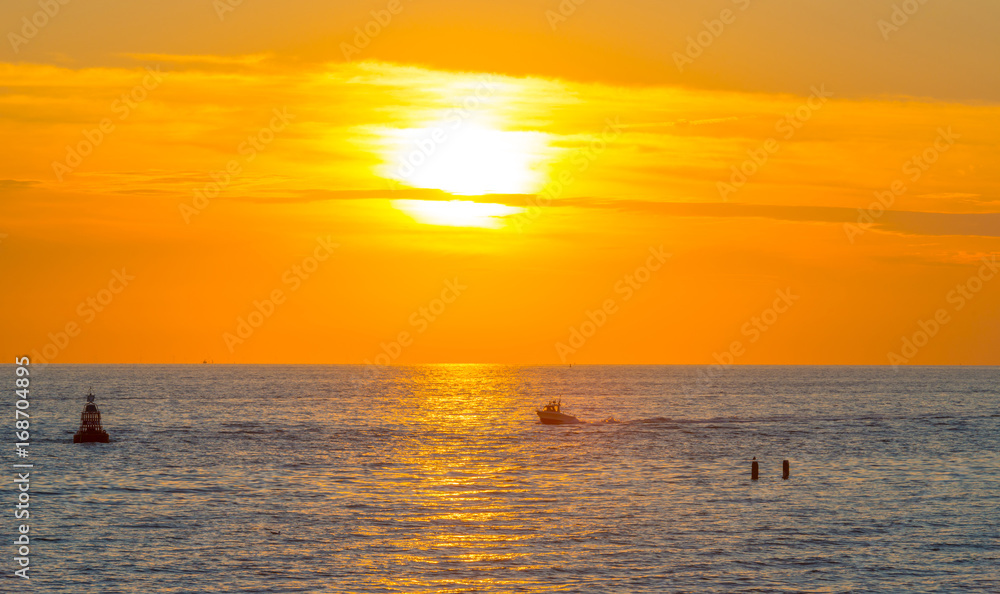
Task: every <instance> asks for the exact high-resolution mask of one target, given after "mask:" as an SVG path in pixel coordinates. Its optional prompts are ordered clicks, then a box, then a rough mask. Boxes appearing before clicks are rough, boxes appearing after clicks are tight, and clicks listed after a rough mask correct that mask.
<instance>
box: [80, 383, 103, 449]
mask: <svg viewBox="0 0 1000 594" xmlns="http://www.w3.org/2000/svg"><path fill="white" fill-rule="evenodd" d="M110 441H111V437H110V436H109V435H108V433H107V432H106V431H105V430H104V429H103V428H102V427H101V411H99V410H97V405H96V404H94V393H93V392H91V393H89V394H87V405H86V406H84V407H83V412H82V413H81V414H80V429H79V430H78V431H77V432H76V435H74V436H73V443H108V442H110Z"/></svg>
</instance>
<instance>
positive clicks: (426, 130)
mask: <svg viewBox="0 0 1000 594" xmlns="http://www.w3.org/2000/svg"><path fill="white" fill-rule="evenodd" d="M387 136H388V138H387V140H388V141H389V142H388V150H387V155H386V157H387V158H386V163H387V165H386V166H385V168H384V169H383V171H382V173H383V175H385V176H386V177H389V178H392V179H395V180H398V181H400V182H402V183H404V184H406V185H408V186H411V187H414V188H431V189H437V190H443V191H445V192H448V193H450V194H455V195H461V196H481V195H483V194H531V193H535V192H537V191H538V190H539V189H540V188H541V186H542V185H543V183H544V181H545V179H544V178H545V172H544V171H543V168H544V166H545V163H546V162H547V160H548V158H549V154H550V153H551V151H550V150H549V148H548V143H547V136H546V135H545V134H544V133H541V132H526V131H512V130H502V129H499V128H497V127H494V126H490V125H488V124H485V123H482V122H476V121H472V120H467V121H455V120H443V121H441V122H438V123H436V124H433V125H429V126H425V127H422V128H406V129H396V130H391V131H388V132H387Z"/></svg>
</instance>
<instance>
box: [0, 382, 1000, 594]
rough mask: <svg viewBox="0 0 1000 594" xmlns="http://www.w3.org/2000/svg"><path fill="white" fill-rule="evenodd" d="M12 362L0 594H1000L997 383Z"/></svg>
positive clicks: (5, 414) (6, 404)
mask: <svg viewBox="0 0 1000 594" xmlns="http://www.w3.org/2000/svg"><path fill="white" fill-rule="evenodd" d="M0 369H3V370H4V371H3V372H2V373H3V375H4V376H6V378H7V379H6V380H0V382H2V381H5V382H6V383H7V385H8V386H9V389H8V388H5V389H4V390H3V393H4V397H3V402H2V403H0V408H2V413H0V414H2V418H3V419H4V421H3V424H4V425H6V426H7V427H5V428H4V430H3V431H2V434H3V435H4V436H6V441H7V442H8V443H7V444H6V445H4V446H3V447H4V456H3V457H4V459H5V460H6V461H8V463H9V464H8V465H7V469H6V470H5V471H4V474H6V476H4V477H2V478H0V480H2V482H3V485H4V488H3V491H2V493H3V495H2V502H0V507H2V511H0V516H2V518H3V520H2V524H0V530H2V534H0V542H3V545H2V549H3V555H2V556H0V558H2V559H3V561H2V563H3V566H4V568H3V574H4V577H3V579H2V580H0V590H2V591H3V592H10V593H14V592H66V593H73V594H79V593H82V592H83V593H101V594H110V593H118V592H121V593H143V594H146V593H156V592H164V593H167V592H169V593H182V592H183V593H188V592H191V593H204V592H336V593H369V592H370V593H376V592H377V593H385V592H527V593H535V592H546V593H548V592H587V593H591V592H615V593H618V592H626V593H627V592H657V593H660V592H1000V368H995V367H900V368H898V369H893V368H889V367H808V366H806V367H802V366H795V367H780V366H779V367H759V366H733V367H728V368H721V369H714V370H713V369H710V368H708V367H699V366H585V365H578V366H573V367H555V366H548V367H518V366H503V365H426V366H413V367H405V366H399V367H388V368H383V369H374V370H373V369H370V368H366V367H364V366H305V365H287V366H285V365H232V366H230V365H212V364H208V365H164V366H158V365H48V366H45V367H38V366H33V367H31V375H30V380H31V383H30V397H29V400H30V408H29V412H30V415H31V416H30V439H29V442H28V443H29V445H28V446H26V447H25V448H22V449H25V450H27V456H26V457H17V456H16V455H15V442H16V441H18V440H17V439H16V438H15V434H14V426H13V424H14V414H15V413H14V403H15V401H16V400H17V397H16V396H15V391H14V390H15V387H14V383H15V382H14V378H15V376H14V368H13V366H9V365H8V366H4V367H3V368H0ZM89 390H93V393H94V394H95V395H96V403H97V405H98V406H99V407H100V410H101V413H102V422H103V425H104V428H105V429H106V430H107V431H108V432H109V433H110V435H111V438H112V441H111V443H108V444H74V443H73V433H74V432H75V431H76V429H77V426H78V425H79V423H80V413H81V411H82V409H83V406H84V404H85V402H86V395H87V393H88V391H89ZM550 399H561V401H562V406H563V408H564V410H566V411H567V412H569V413H570V414H573V415H575V416H577V417H578V418H580V419H581V420H582V421H585V422H583V423H580V424H577V425H561V426H552V425H543V424H540V423H539V422H538V418H537V415H536V414H535V409H536V408H538V407H539V406H541V405H543V404H545V403H546V402H547V401H549V400H550ZM753 459H756V461H757V462H758V464H759V469H760V470H759V473H760V474H759V478H758V480H751V464H752V460H753ZM784 460H788V462H789V468H790V474H789V476H788V478H787V479H785V478H783V477H782V462H783V461H784ZM16 463H30V464H32V465H33V466H32V468H31V469H30V487H29V491H28V493H29V496H30V518H29V519H27V520H16V519H15V518H14V512H15V504H16V503H17V498H18V493H19V492H18V491H17V489H16V487H15V485H18V484H19V483H15V482H14V481H15V480H16V479H17V475H16V473H15V469H14V468H13V466H12V465H13V464H16ZM18 470H19V469H18ZM21 524H27V525H28V526H29V530H30V532H29V537H30V545H29V548H30V553H29V559H30V570H29V572H28V575H30V580H26V579H23V578H21V577H16V576H14V571H15V570H16V569H18V564H17V562H15V560H14V558H15V556H17V555H18V547H17V545H16V544H15V539H16V538H17V536H18V533H17V530H18V526H20V525H21Z"/></svg>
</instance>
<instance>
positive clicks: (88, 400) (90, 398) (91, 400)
mask: <svg viewBox="0 0 1000 594" xmlns="http://www.w3.org/2000/svg"><path fill="white" fill-rule="evenodd" d="M93 401H94V393H93V392H91V393H90V394H87V402H93Z"/></svg>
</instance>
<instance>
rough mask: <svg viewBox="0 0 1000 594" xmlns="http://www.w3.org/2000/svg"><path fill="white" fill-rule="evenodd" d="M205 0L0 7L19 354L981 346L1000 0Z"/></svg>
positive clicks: (841, 354) (992, 239)
mask: <svg viewBox="0 0 1000 594" xmlns="http://www.w3.org/2000/svg"><path fill="white" fill-rule="evenodd" d="M224 1H225V0H219V1H218V2H214V3H213V2H212V1H211V0H198V1H193V0H183V1H177V2H174V3H171V4H169V5H166V4H165V5H164V6H160V7H149V6H143V5H140V4H136V3H126V2H121V1H116V2H103V3H79V4H78V3H75V2H71V3H69V4H67V5H65V6H62V5H59V10H58V12H55V13H54V14H53V15H51V16H50V15H46V14H44V13H40V14H42V15H43V16H38V14H36V13H38V11H39V10H41V9H40V8H39V5H38V4H37V3H36V2H23V1H21V0H17V1H12V2H8V3H5V4H4V6H3V7H2V8H0V24H2V25H3V27H2V29H3V32H4V34H5V35H4V36H5V40H6V42H5V43H6V45H5V46H4V47H3V49H2V50H0V121H2V124H0V125H2V129H3V132H4V135H3V137H4V140H5V142H4V143H3V145H2V147H0V156H2V158H0V263H2V266H3V271H4V278H5V280H6V281H7V285H8V286H7V289H6V290H5V291H4V295H3V298H2V299H3V300H2V302H0V303H2V308H0V321H2V327H3V329H4V332H3V333H2V334H0V350H2V352H3V353H4V356H5V357H7V358H8V359H11V358H13V357H14V356H16V355H21V354H25V353H29V354H30V353H37V355H36V357H37V356H38V355H41V357H42V358H43V359H45V360H48V361H50V362H55V363H91V362H144V363H153V362H165V363H170V362H177V363H180V362H200V361H202V360H204V359H208V360H214V361H215V362H218V363H222V362H237V363H271V362H274V363H279V362H280V363H362V362H365V361H370V362H374V363H386V362H391V363H395V364H407V363H430V362H498V363H526V364H527V363H568V362H574V363H717V362H718V363H737V364H798V363H810V364H876V365H882V364H890V363H903V362H905V363H912V364H998V363H1000V313H998V312H1000V307H998V305H1000V280H997V282H994V280H996V279H995V278H994V277H997V278H1000V266H998V264H996V263H994V260H993V258H994V257H995V256H996V255H998V254H1000V240H998V236H1000V204H998V200H1000V187H998V186H1000V177H998V174H997V172H996V163H997V162H998V161H1000V159H998V157H1000V145H998V133H1000V107H998V102H1000V83H998V79H997V77H996V76H995V75H994V74H993V73H995V72H996V71H997V56H1000V47H998V46H1000V40H998V39H997V37H996V36H995V35H993V34H992V33H991V31H990V29H989V27H988V24H989V23H995V22H997V18H998V17H1000V6H994V5H988V6H987V5H983V3H975V2H971V1H956V2H950V3H947V4H946V3H934V2H931V3H927V4H924V5H919V8H918V9H916V10H915V11H912V10H911V12H913V14H909V15H907V14H904V13H896V14H895V15H894V8H893V6H894V3H893V2H882V1H878V2H861V1H850V2H832V1H831V2H815V3H801V2H793V1H791V0H771V1H769V2H766V3H765V2H762V1H761V0H724V1H712V2H708V1H700V2H695V1H687V2H677V3H671V4H672V6H670V7H667V6H664V5H662V4H661V3H653V2H644V1H632V2H626V3H607V2H599V1H598V0H587V1H586V2H582V3H580V4H579V5H578V6H577V5H575V4H573V3H571V2H567V3H564V4H563V7H562V9H560V3H559V2H555V1H553V2H534V1H532V2H529V1H526V0H517V1H513V2H510V3H506V4H504V5H502V6H501V5H499V4H496V3H485V2H457V1H450V2H446V1H434V0H420V2H407V1H406V0H398V1H397V2H388V1H382V2H352V3H332V4H331V3H326V2H322V3H321V2H311V1H305V0H300V1H297V2H286V3H280V4H279V3H275V2H263V1H259V2H254V1H252V0H245V1H244V2H243V3H241V4H240V5H238V6H236V7H232V6H230V5H229V4H222V2H224ZM896 4H897V5H899V4H900V3H898V2H897V3H896ZM569 6H576V8H575V9H574V10H572V11H570V10H569V8H568V7H569ZM225 7H228V8H225ZM907 7H908V8H912V7H910V6H909V5H907ZM229 8H232V10H229ZM52 10H54V9H52ZM560 10H562V11H563V13H562V14H561V13H560V12H559V11H560ZM220 15H221V17H220ZM904 17H905V22H904ZM23 19H28V20H27V22H28V23H29V24H30V23H31V21H32V19H33V20H34V21H35V24H34V25H30V26H29V25H25V22H26V21H25V20H23ZM893 19H895V21H894V20H893ZM378 20H381V21H382V24H379V23H378ZM893 22H895V23H896V24H893ZM366 28H367V30H368V32H369V33H370V34H372V35H367V36H366V35H363V32H364V31H365V29H366ZM359 32H361V33H359ZM359 35H360V36H359ZM688 38H690V39H688ZM699 40H701V41H708V43H704V44H702V45H705V47H701V45H698V43H699ZM692 44H694V45H692ZM362 46H363V47H362ZM345 48H346V49H345ZM345 54H346V55H347V57H348V58H350V59H349V60H345ZM879 200H881V202H879ZM859 208H860V209H862V210H861V211H859V210H858V209H859ZM904 339H905V340H904Z"/></svg>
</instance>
